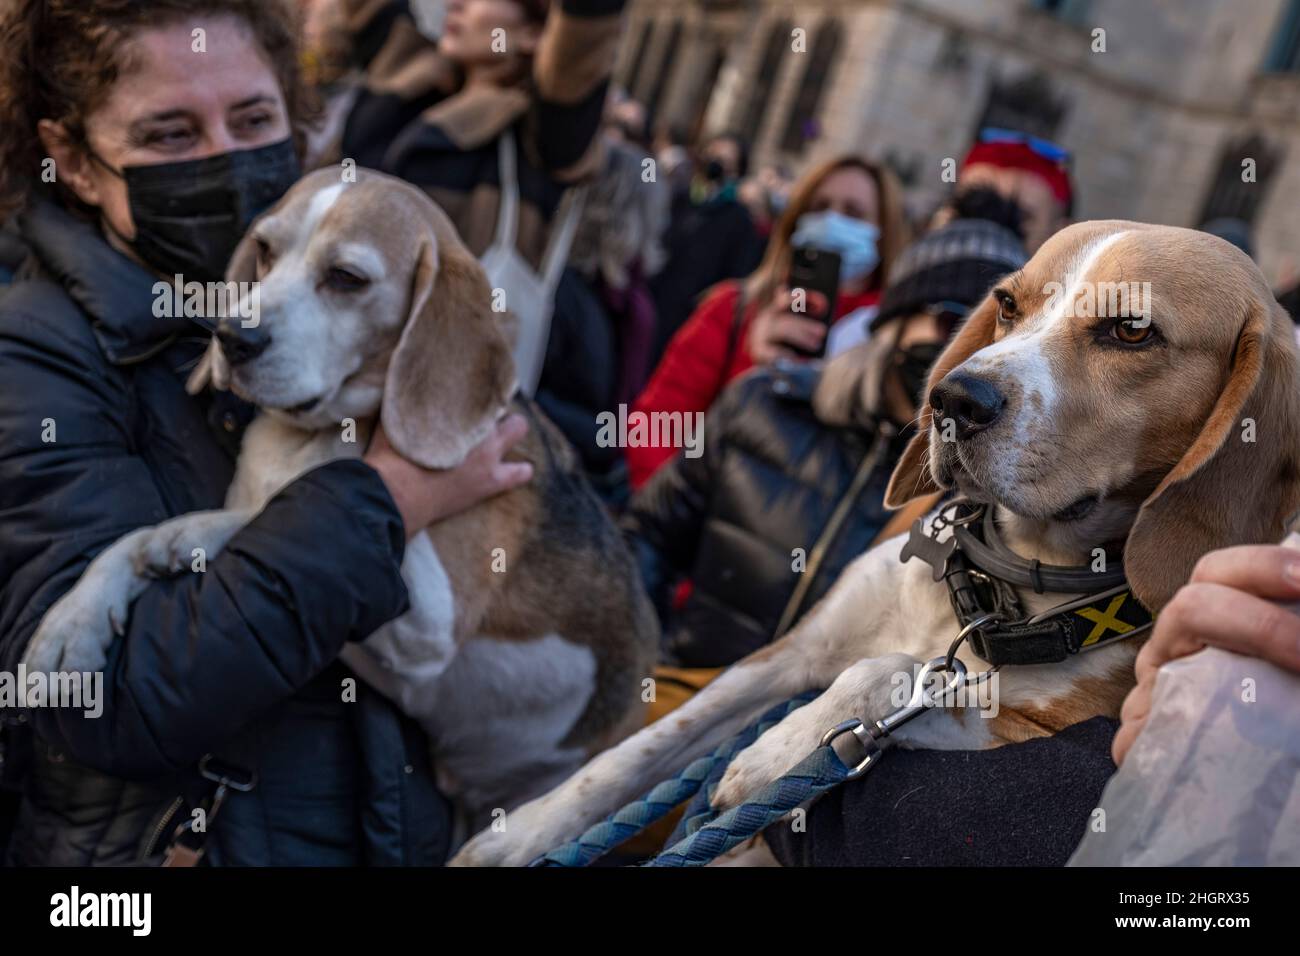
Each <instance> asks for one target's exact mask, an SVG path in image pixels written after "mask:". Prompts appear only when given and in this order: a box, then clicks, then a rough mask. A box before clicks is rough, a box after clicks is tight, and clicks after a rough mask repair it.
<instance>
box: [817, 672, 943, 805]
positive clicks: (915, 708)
mask: <svg viewBox="0 0 1300 956" xmlns="http://www.w3.org/2000/svg"><path fill="white" fill-rule="evenodd" d="M944 671H947V672H951V676H950V677H949V679H948V681H947V683H946V684H945V686H944V687H943V689H942V690H941V691H938V692H936V693H935V694H927V693H926V685H927V684H928V683H929V681H930V675H931V674H933V673H935V672H944ZM964 683H966V665H965V664H963V663H962V662H961V660H960V659H958V658H956V657H954V658H951V659H949V658H948V657H946V656H945V657H936V658H935V659H934V660H932V661H929V662H927V663H926V664H925V666H924V667H922V668H921V671H920V673H919V674H917V675H916V683H915V684H914V685H913V686H912V697H911V699H910V700H909V701H908V702H907V704H906V705H905V706H903V707H900V708H899V709H898V710H896V711H894V712H893V713H892V714H887V715H886V716H884V717H881V718H880V719H879V720H877V721H875V722H874V723H871V724H868V723H866V722H865V721H863V720H862V719H861V718H860V717H854V718H851V719H850V720H845V721H842V722H841V723H838V724H836V725H835V726H834V727H832V728H831V729H830V730H828V731H826V733H825V734H823V735H822V740H821V746H823V747H829V746H830V745H831V743H832V742H833V741H834V740H835V739H836V738H837V737H839V736H841V735H843V734H846V733H851V734H853V736H854V737H855V738H856V739H857V741H858V743H859V744H861V745H862V749H863V750H865V751H866V756H865V757H863V758H862V760H861V762H859V763H858V765H857V766H856V767H854V768H853V769H852V770H850V771H849V773H848V776H847V777H846V779H848V780H856V779H857V778H858V777H861V776H862V775H863V774H865V773H866V772H867V771H868V770H870V769H871V768H872V767H874V766H875V765H876V764H877V763H879V762H880V757H881V755H882V754H884V752H885V749H886V748H887V747H888V746H889V745H890V743H892V739H891V738H892V735H893V734H894V732H895V731H897V730H898V729H899V728H900V727H902V726H903V725H904V724H906V723H908V722H909V721H911V720H913V719H915V718H916V717H919V716H920V715H921V714H923V713H925V712H926V711H927V710H929V709H930V708H932V707H937V706H938V705H939V703H940V701H941V700H942V699H943V698H946V697H947V696H948V695H950V694H952V693H953V692H954V691H956V690H957V688H958V687H960V686H962V685H963V684H964Z"/></svg>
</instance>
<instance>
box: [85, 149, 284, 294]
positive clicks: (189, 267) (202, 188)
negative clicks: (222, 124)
mask: <svg viewBox="0 0 1300 956" xmlns="http://www.w3.org/2000/svg"><path fill="white" fill-rule="evenodd" d="M92 155H94V154H93V153H92ZM95 158H96V159H97V160H98V161H99V163H100V164H101V165H102V166H104V167H105V168H106V169H108V170H109V171H110V172H112V173H114V174H116V175H118V176H120V177H122V179H123V180H124V181H125V182H126V197H127V202H128V203H129V204H130V209H131V220H132V221H133V222H134V223H135V238H134V239H129V240H128V239H126V237H122V238H123V241H125V242H127V243H128V244H129V245H130V246H131V248H132V249H134V250H135V251H136V253H137V254H138V255H139V256H140V258H141V259H143V260H144V261H145V262H147V263H148V264H149V265H151V266H153V267H154V268H155V269H158V270H159V271H161V272H162V273H164V274H166V275H175V274H179V275H182V276H184V277H185V279H186V280H187V281H188V280H197V281H200V282H215V281H217V280H219V279H221V278H223V277H224V276H225V273H226V265H227V263H229V261H230V255H231V253H233V252H234V251H235V246H236V245H238V244H239V240H240V239H241V238H242V237H243V235H244V232H245V230H247V229H248V225H249V223H251V222H252V221H253V220H254V219H255V218H257V216H258V215H259V214H260V213H262V212H264V211H265V210H266V209H268V208H269V207H270V206H271V205H272V204H273V203H275V202H276V201H277V200H278V199H279V198H280V197H281V196H283V195H284V194H285V193H286V192H287V191H288V190H289V187H290V186H292V185H293V184H294V183H295V182H297V180H298V177H299V174H300V172H301V170H300V168H299V165H298V154H297V153H296V152H295V151H294V148H293V141H292V140H289V139H285V140H282V141H280V142H278V143H272V144H270V145H269V146H259V147H257V148H255V149H244V150H237V151H235V152H230V153H220V154H218V155H216V156H208V157H205V158H204V159H188V160H183V161H181V162H179V163H159V164H155V165H151V166H127V167H125V168H124V169H122V170H120V171H119V170H116V169H113V167H112V166H109V165H108V163H106V162H104V160H102V159H100V158H99V157H98V156H96V157H95Z"/></svg>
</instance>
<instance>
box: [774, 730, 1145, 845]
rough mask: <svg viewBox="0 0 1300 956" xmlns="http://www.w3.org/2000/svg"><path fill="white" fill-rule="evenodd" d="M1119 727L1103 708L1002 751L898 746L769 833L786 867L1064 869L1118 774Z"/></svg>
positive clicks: (1002, 748) (777, 825)
mask: <svg viewBox="0 0 1300 956" xmlns="http://www.w3.org/2000/svg"><path fill="white" fill-rule="evenodd" d="M921 719H922V720H924V719H925V718H924V717H922V718H921ZM971 719H974V720H978V719H979V718H977V717H973V718H971ZM1118 729H1119V723H1118V722H1117V721H1114V720H1111V719H1110V718H1108V717H1093V718H1092V719H1090V720H1085V721H1083V722H1082V723H1078V724H1075V725H1074V726H1072V727H1066V728H1065V729H1064V730H1062V731H1061V732H1060V733H1058V734H1054V735H1053V736H1051V737H1039V738H1036V739H1034V740H1029V741H1026V742H1024V743H1020V744H1008V745H1007V746H1005V747H997V748H995V749H993V750H903V749H902V748H896V749H894V750H892V751H891V752H890V753H888V754H886V755H885V757H884V758H883V759H882V760H881V762H880V766H878V767H877V768H876V769H875V770H873V771H871V772H870V773H868V774H867V775H866V776H865V777H862V778H861V779H858V780H851V781H849V782H848V783H846V784H844V785H843V786H841V787H837V788H836V789H834V790H832V791H831V792H830V793H828V794H826V795H825V796H824V797H822V798H821V799H820V800H818V801H817V802H816V803H814V804H813V805H812V806H811V807H810V808H809V810H808V814H807V816H806V817H805V819H804V820H803V824H804V825H803V827H802V828H801V829H799V830H795V829H794V828H793V827H792V826H791V825H790V824H789V823H788V822H781V823H775V824H773V825H772V826H770V827H768V828H767V830H765V831H764V833H763V836H764V839H765V840H766V841H767V844H768V846H769V847H770V848H771V849H772V852H773V854H774V855H775V856H776V858H777V859H778V860H779V861H780V862H781V864H782V865H783V866H1064V865H1065V862H1066V861H1067V860H1068V859H1069V858H1070V855H1071V854H1072V853H1073V852H1074V849H1075V847H1077V846H1078V845H1079V841H1080V840H1082V839H1083V835H1084V831H1085V830H1086V829H1087V827H1088V823H1089V820H1090V819H1091V814H1092V811H1093V809H1094V808H1095V807H1096V806H1097V804H1098V802H1099V801H1100V799H1101V792H1102V790H1103V789H1105V787H1106V782H1107V781H1108V780H1109V779H1110V777H1111V775H1112V774H1114V772H1115V764H1114V763H1113V762H1112V760H1111V757H1110V745H1111V741H1112V740H1114V738H1115V732H1116V731H1117V730H1118Z"/></svg>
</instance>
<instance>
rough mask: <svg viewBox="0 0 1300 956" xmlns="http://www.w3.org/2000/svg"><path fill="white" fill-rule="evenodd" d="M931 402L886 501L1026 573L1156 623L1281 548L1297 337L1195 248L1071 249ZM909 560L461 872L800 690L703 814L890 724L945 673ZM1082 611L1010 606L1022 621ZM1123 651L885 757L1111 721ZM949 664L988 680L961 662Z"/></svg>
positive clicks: (969, 343)
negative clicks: (918, 685)
mask: <svg viewBox="0 0 1300 956" xmlns="http://www.w3.org/2000/svg"><path fill="white" fill-rule="evenodd" d="M1132 282H1137V283H1139V284H1140V283H1150V285H1149V287H1147V288H1149V291H1150V302H1149V303H1146V304H1144V308H1145V307H1146V305H1149V311H1147V312H1144V313H1141V314H1134V313H1133V312H1132V311H1130V313H1129V314H1128V315H1117V314H1114V312H1112V311H1111V309H1112V308H1113V303H1114V301H1115V297H1114V296H1111V295H1109V294H1101V295H1098V294H1096V293H1097V292H1098V291H1101V292H1103V293H1107V292H1108V287H1106V286H1104V285H1103V284H1105V283H1132ZM929 384H930V392H929V395H930V402H931V404H932V405H933V406H934V407H933V408H929V407H927V408H926V409H925V410H924V413H923V415H922V417H921V432H920V434H919V435H918V437H917V438H916V439H915V440H914V441H913V442H912V444H911V445H910V447H909V448H908V449H907V451H906V453H905V454H904V456H903V458H902V460H901V462H900V464H899V466H898V468H897V470H896V472H895V474H894V476H893V480H892V482H891V485H890V488H889V491H888V496H887V499H888V502H889V503H890V504H892V505H895V506H897V505H901V504H903V503H905V502H907V501H908V500H909V499H912V498H914V497H915V496H919V495H923V494H927V493H933V492H935V491H936V490H940V489H956V490H957V491H959V492H961V493H963V494H965V495H967V496H969V497H971V498H972V499H974V500H976V501H979V502H984V503H987V504H989V505H991V506H993V507H994V508H995V509H996V510H995V514H996V516H997V520H998V522H999V525H1000V528H1001V534H1002V537H1003V539H1004V541H1005V542H1006V543H1008V544H1010V545H1011V547H1012V548H1013V549H1014V550H1015V551H1016V552H1017V553H1018V554H1020V555H1021V556H1023V557H1025V558H1028V559H1034V558H1037V559H1039V560H1041V561H1042V562H1044V563H1049V564H1056V565H1076V566H1077V565H1084V564H1087V563H1088V561H1089V559H1090V558H1091V556H1092V550H1093V549H1094V548H1095V547H1097V546H1099V545H1103V544H1105V543H1108V542H1115V541H1118V542H1123V543H1124V548H1123V550H1124V564H1125V568H1126V570H1127V573H1128V581H1129V586H1130V588H1131V589H1132V591H1133V593H1134V594H1135V595H1136V596H1137V597H1138V598H1139V599H1140V600H1141V601H1142V603H1143V604H1144V605H1146V607H1147V608H1149V609H1150V610H1152V611H1157V610H1158V609H1159V608H1160V607H1162V606H1163V605H1164V604H1165V603H1166V602H1167V601H1168V600H1169V599H1170V597H1171V596H1172V595H1173V593H1174V592H1175V590H1176V589H1177V588H1178V587H1179V586H1180V585H1181V584H1182V583H1183V582H1185V581H1186V580H1187V579H1188V577H1189V575H1190V573H1191V571H1192V569H1193V566H1194V565H1195V563H1196V561H1197V560H1198V559H1199V558H1200V557H1201V555H1203V554H1205V553H1206V552H1207V551H1209V550H1211V549H1214V548H1219V547H1223V546H1226V545H1232V544H1238V543H1244V542H1276V541H1279V540H1281V538H1282V537H1283V534H1284V530H1285V528H1286V526H1287V524H1288V522H1289V520H1290V516H1291V514H1292V512H1293V511H1294V510H1295V509H1296V507H1297V505H1300V469H1298V468H1297V461H1298V460H1300V459H1298V456H1300V392H1298V389H1300V369H1298V366H1297V352H1296V345H1295V342H1294V337H1293V333H1292V327H1291V321H1290V319H1289V318H1288V317H1287V315H1286V314H1285V312H1283V310H1282V309H1281V308H1280V307H1279V306H1278V304H1277V303H1276V302H1275V301H1274V299H1273V296H1272V294H1271V293H1270V291H1269V288H1268V286H1267V284H1266V283H1265V280H1264V277H1263V276H1262V275H1261V274H1260V272H1259V270H1258V269H1257V268H1256V267H1255V265H1254V264H1253V263H1252V262H1251V261H1250V260H1249V259H1248V258H1247V257H1246V256H1245V255H1243V254H1242V253H1240V252H1238V251H1237V250H1236V249H1234V248H1232V247H1231V246H1229V245H1228V244H1227V243H1225V242H1223V241H1221V240H1219V239H1216V238H1213V237H1211V236H1208V235H1205V234H1203V233H1199V232H1193V231H1190V230H1185V229H1175V228H1166V227H1159V226H1150V225H1144V224H1139V223H1131V222H1119V221H1105V222H1089V223H1082V224H1079V225H1075V226H1072V227H1070V228H1068V229H1066V230H1064V231H1063V232H1061V233H1059V234H1057V235H1056V236H1055V237H1053V238H1052V239H1051V240H1050V241H1048V242H1047V243H1046V244H1044V245H1043V246H1042V248H1041V249H1040V250H1039V251H1038V252H1037V254H1036V255H1035V256H1034V257H1033V259H1032V260H1031V261H1030V262H1029V263H1028V264H1027V265H1026V266H1025V267H1024V269H1023V270H1021V271H1020V272H1019V273H1017V274H1015V275H1013V276H1010V277H1008V278H1007V279H1006V280H1005V281H1003V282H1002V283H1000V284H999V286H998V287H997V288H996V289H995V290H994V292H993V293H992V294H991V295H990V296H989V297H988V298H987V299H986V300H985V301H984V302H983V303H982V304H981V305H980V306H979V307H978V308H977V309H976V310H975V311H974V313H973V314H972V315H971V316H970V318H969V319H968V320H967V322H966V323H965V325H964V326H963V328H962V329H961V331H960V333H959V334H958V335H957V337H956V338H955V339H954V340H953V342H952V343H951V344H950V345H949V346H948V348H947V350H946V351H945V352H944V353H943V355H942V356H941V357H940V359H939V360H938V362H937V363H936V366H935V368H934V369H933V371H932V374H931V376H930V382H929ZM945 439H947V440H945ZM931 520H932V519H931ZM904 541H905V538H903V537H899V538H895V539H893V540H890V541H887V542H885V543H883V544H881V545H880V546H878V547H876V548H874V549H873V550H871V551H870V552H868V553H867V554H865V555H863V556H862V557H861V558H859V559H858V560H857V561H856V562H855V563H854V564H853V565H851V566H850V567H849V568H848V569H847V570H846V571H845V572H844V574H843V575H842V576H841V578H840V580H839V581H838V582H837V583H836V585H835V587H834V588H833V589H832V590H831V591H830V593H829V594H827V596H826V597H825V598H824V599H823V600H822V601H821V602H820V603H819V604H817V605H816V606H815V607H814V608H813V609H812V610H811V611H810V612H809V613H808V614H807V615H806V616H805V617H804V618H803V620H802V621H800V622H799V623H798V625H797V626H796V627H795V628H794V629H792V630H791V631H790V633H789V634H788V635H787V636H785V637H783V638H782V639H781V640H779V641H777V642H776V643H774V644H772V645H770V646H769V647H766V648H764V649H763V650H761V651H759V652H757V653H755V654H752V655H751V656H749V657H747V658H745V659H744V660H742V661H741V662H739V663H738V664H736V665H734V666H733V667H731V668H730V669H729V670H727V671H726V672H724V673H723V674H722V675H721V676H720V677H718V678H717V679H716V680H715V681H714V682H713V683H711V684H709V685H708V686H707V687H706V688H705V689H704V690H703V691H701V692H700V693H699V694H697V695H696V696H695V697H694V698H692V699H691V700H690V701H689V702H688V703H687V704H686V705H684V706H683V707H681V708H680V709H678V710H676V711H674V712H673V713H671V714H669V715H668V716H666V717H664V718H663V719H662V720H660V721H658V722H656V723H654V724H652V725H650V726H649V727H647V728H645V729H644V730H642V731H641V732H639V733H637V734H636V735H634V736H632V737H630V738H628V739H627V740H625V741H623V742H622V743H621V744H620V745H618V746H617V747H614V748H612V749H610V750H607V751H605V752H604V753H602V754H600V755H599V756H597V757H596V758H595V759H594V760H592V761H591V762H590V763H589V764H587V766H586V767H584V768H583V769H582V770H581V771H579V772H578V773H577V774H575V775H574V776H573V777H572V778H570V779H569V780H568V781H566V782H565V783H564V784H562V785H561V786H560V787H558V788H556V789H555V790H554V791H552V792H551V793H549V794H547V795H546V796H544V797H542V798H541V799H538V800H535V801H533V802H531V803H529V804H526V805H525V806H523V807H521V808H520V809H518V810H517V811H515V812H513V813H511V814H510V815H509V817H508V819H507V825H506V826H505V828H504V829H499V830H497V831H494V832H491V831H489V832H483V833H481V834H480V835H479V836H477V837H476V838H474V839H473V840H472V841H470V843H469V844H467V845H466V846H465V847H464V848H463V849H462V850H461V852H460V853H459V854H458V856H457V857H456V859H455V861H454V862H456V863H459V864H464V865H472V864H478V865H501V864H523V863H526V862H528V861H529V860H531V859H533V858H535V857H536V856H538V855H539V854H541V853H543V852H545V851H546V850H548V849H550V848H552V847H554V846H556V845H558V844H559V843H561V842H563V841H564V840H567V839H571V838H573V837H575V836H577V835H578V834H579V833H581V832H582V831H583V830H584V829H585V828H586V827H587V826H589V825H591V824H592V823H594V822H596V821H597V820H599V819H601V818H602V816H604V815H605V814H608V813H609V812H611V811H613V810H614V809H616V808H617V807H619V806H621V805H622V804H623V803H625V802H627V801H628V800H631V799H634V798H636V797H638V796H639V795H641V794H642V793H643V792H644V791H645V790H647V789H648V788H649V787H650V786H651V785H653V784H654V783H656V782H657V781H659V780H661V779H664V778H665V777H668V776H670V775H671V774H673V773H674V772H676V771H677V770H679V769H681V768H682V767H683V766H685V765H686V764H687V763H688V762H689V761H690V760H692V759H694V758H696V757H699V756H701V755H703V754H706V753H708V752H709V751H711V750H712V749H713V748H714V747H716V746H717V745H718V744H719V743H721V742H722V741H724V740H726V739H727V738H728V737H730V736H731V735H732V734H734V733H736V732H737V731H739V730H740V729H741V728H742V727H744V726H746V725H747V724H749V723H750V722H751V721H752V720H753V719H754V718H755V717H757V716H758V714H760V713H761V712H763V711H765V710H766V709H768V708H769V707H771V706H772V705H773V704H775V703H777V702H779V701H782V700H784V699H786V698H788V697H791V696H793V695H796V694H800V693H802V692H804V691H807V690H809V689H812V688H818V687H826V688H828V690H827V691H826V692H825V693H824V694H822V696H821V697H820V698H818V699H817V700H816V701H814V702H813V703H811V704H808V705H807V706H805V707H803V708H801V709H799V710H797V711H795V712H793V713H792V714H791V715H790V716H789V717H787V718H786V719H785V720H784V721H782V722H781V723H780V724H778V725H777V726H775V727H773V728H772V729H771V730H769V731H768V732H767V733H765V734H764V735H763V736H762V737H760V738H759V739H758V740H757V741H756V742H755V743H754V744H753V745H752V746H750V747H749V748H748V749H746V750H744V751H742V752H741V753H740V754H739V755H738V756H737V758H736V759H735V760H734V761H733V762H732V764H731V766H730V768H729V770H728V771H727V774H726V776H725V777H724V778H723V780H722V782H721V784H720V786H719V788H718V790H717V791H716V794H715V797H714V803H715V805H716V806H720V807H727V806H733V805H735V804H736V803H738V802H740V801H741V800H743V799H744V798H745V797H747V796H749V795H751V794H753V793H755V792H756V791H757V790H758V789H760V788H761V787H762V786H763V785H765V784H767V783H769V782H770V781H772V780H773V779H775V778H776V777H778V776H779V775H781V774H783V773H784V772H786V771H787V770H789V769H790V768H791V767H792V766H793V765H794V764H795V763H797V762H798V761H799V760H800V759H802V758H803V757H804V756H805V755H807V754H808V753H809V752H810V751H812V750H813V749H814V748H815V747H816V746H817V745H818V743H819V740H820V738H821V737H822V734H823V733H824V732H825V731H826V730H827V729H828V728H830V727H833V726H834V725H836V724H837V723H839V722H840V721H842V720H844V719H846V718H849V717H854V716H856V717H860V718H864V719H866V720H868V721H871V720H875V719H878V718H880V717H883V716H885V715H886V714H889V713H891V712H892V711H893V710H895V709H896V708H897V701H896V700H894V699H892V698H893V697H894V691H895V688H896V686H897V682H896V678H897V676H898V675H900V674H902V675H907V676H908V677H910V676H911V675H912V674H913V673H914V669H915V667H916V666H917V665H918V664H919V663H920V662H924V661H927V660H930V659H933V658H935V657H938V656H940V655H943V654H944V653H945V652H946V651H947V649H948V647H949V644H950V643H951V642H952V640H953V638H954V636H955V635H956V633H957V630H958V625H957V619H956V617H955V615H954V612H953V610H952V607H951V605H950V602H949V595H948V590H947V588H946V587H945V585H944V584H943V583H936V582H935V580H934V579H933V577H932V575H931V569H930V567H928V566H927V565H925V564H923V563H921V562H920V561H909V562H907V563H902V562H901V561H900V560H899V557H900V551H901V550H902V547H903V544H904ZM1074 596H1075V595H1062V594H1050V593H1048V594H1036V593H1032V592H1027V593H1021V594H1020V599H1021V602H1022V604H1023V605H1024V607H1025V608H1026V610H1028V611H1029V612H1030V613H1034V614H1036V613H1040V612H1042V611H1044V610H1046V609H1048V608H1050V607H1053V606H1056V605H1059V604H1062V603H1063V602H1065V601H1067V600H1069V599H1070V598H1072V597H1074ZM1138 643H1139V642H1138V641H1136V640H1129V641H1118V642H1114V643H1110V644H1107V645H1105V646H1102V647H1100V648H1099V649H1097V650H1094V651H1091V652H1089V653H1083V654H1078V655H1076V656H1072V657H1069V658H1068V659H1067V660H1065V661H1064V662H1062V663H1059V664H1037V665H1033V666H1018V667H1006V668H1004V669H1003V670H1002V671H1001V673H1000V675H999V676H1000V688H999V689H1000V699H999V701H998V704H999V709H998V713H997V716H995V717H992V718H987V719H986V717H985V716H983V715H977V714H976V713H975V712H974V711H973V710H962V709H960V708H941V709H938V710H935V711H934V712H932V713H928V714H926V715H925V716H923V717H922V718H920V719H917V720H915V721H912V722H911V723H909V724H907V725H906V726H905V727H904V728H903V729H902V730H901V731H900V732H899V734H898V737H899V738H900V742H901V743H902V745H903V746H906V747H913V748H938V749H980V748H988V747H996V746H999V745H1001V744H1003V743H1007V742H1011V741H1020V740H1025V739H1028V738H1031V737H1035V736H1040V735H1045V734H1050V733H1052V732H1054V731H1055V730H1058V729H1060V728H1062V727H1065V726H1068V725H1070V724H1072V723H1075V722H1077V721H1080V720H1083V719H1086V718H1088V717H1091V716H1095V715H1102V714H1104V715H1109V716H1111V717H1115V716H1117V715H1118V713H1119V709H1120V704H1121V702H1122V700H1123V699H1124V696H1125V694H1126V692H1127V691H1128V689H1129V688H1130V686H1131V685H1132V683H1133V660H1134V657H1135V655H1136V653H1137V650H1138V646H1137V645H1138ZM959 656H961V657H962V658H963V662H964V663H966V664H967V666H968V667H969V668H970V671H971V673H972V674H975V673H978V672H979V671H980V669H981V663H980V662H979V661H978V660H976V659H974V658H973V657H972V656H970V655H969V654H968V653H967V649H966V648H965V647H964V648H963V651H962V653H961V655H959Z"/></svg>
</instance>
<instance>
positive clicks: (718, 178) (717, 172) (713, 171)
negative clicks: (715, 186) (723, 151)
mask: <svg viewBox="0 0 1300 956" xmlns="http://www.w3.org/2000/svg"><path fill="white" fill-rule="evenodd" d="M704 178H705V179H707V180H708V181H709V182H711V183H720V182H722V181H723V180H724V179H726V178H727V170H726V168H725V167H724V166H723V165H722V160H720V159H710V160H709V161H708V162H706V163H705V164H704Z"/></svg>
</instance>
